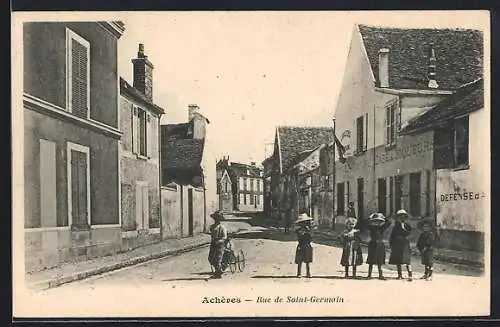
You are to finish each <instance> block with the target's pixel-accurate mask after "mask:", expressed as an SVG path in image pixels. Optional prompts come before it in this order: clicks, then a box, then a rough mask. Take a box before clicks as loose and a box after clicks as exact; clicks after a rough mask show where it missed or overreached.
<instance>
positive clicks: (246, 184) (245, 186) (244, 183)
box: [243, 178, 248, 191]
mask: <svg viewBox="0 0 500 327" xmlns="http://www.w3.org/2000/svg"><path fill="white" fill-rule="evenodd" d="M247 189H248V180H247V179H246V178H243V190H245V191H246V190H247Z"/></svg>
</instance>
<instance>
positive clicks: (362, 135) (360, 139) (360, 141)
mask: <svg viewBox="0 0 500 327" xmlns="http://www.w3.org/2000/svg"><path fill="white" fill-rule="evenodd" d="M367 122H368V114H365V115H364V116H360V117H358V118H357V119H356V152H357V153H361V152H363V151H365V150H366V146H367V134H368V133H367V132H368V130H367V128H368V124H367Z"/></svg>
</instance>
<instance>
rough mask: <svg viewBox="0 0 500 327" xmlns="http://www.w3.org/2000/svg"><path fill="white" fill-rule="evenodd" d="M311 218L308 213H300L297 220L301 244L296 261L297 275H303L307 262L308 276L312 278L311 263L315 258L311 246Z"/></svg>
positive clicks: (297, 250) (298, 247) (296, 254)
mask: <svg viewBox="0 0 500 327" xmlns="http://www.w3.org/2000/svg"><path fill="white" fill-rule="evenodd" d="M311 220H312V218H311V217H309V216H307V214H305V213H303V214H300V216H299V219H297V220H296V221H295V224H296V225H297V226H298V227H297V229H296V230H295V233H296V234H297V240H298V241H299V244H298V245H297V249H296V250H295V263H296V264H297V277H301V276H302V263H303V262H304V263H305V264H306V274H307V275H306V276H307V278H311V268H310V264H311V262H312V260H313V249H312V246H311V241H312V239H311Z"/></svg>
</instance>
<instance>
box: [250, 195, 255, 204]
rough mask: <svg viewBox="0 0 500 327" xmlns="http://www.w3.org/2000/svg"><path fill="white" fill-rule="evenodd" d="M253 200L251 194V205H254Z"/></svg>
mask: <svg viewBox="0 0 500 327" xmlns="http://www.w3.org/2000/svg"><path fill="white" fill-rule="evenodd" d="M253 200H254V199H253V195H252V196H250V204H251V205H253Z"/></svg>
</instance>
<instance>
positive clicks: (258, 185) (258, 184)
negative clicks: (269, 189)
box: [257, 179, 261, 192]
mask: <svg viewBox="0 0 500 327" xmlns="http://www.w3.org/2000/svg"><path fill="white" fill-rule="evenodd" d="M257 191H259V192H260V191H261V189H260V180H259V179H258V180H257Z"/></svg>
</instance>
